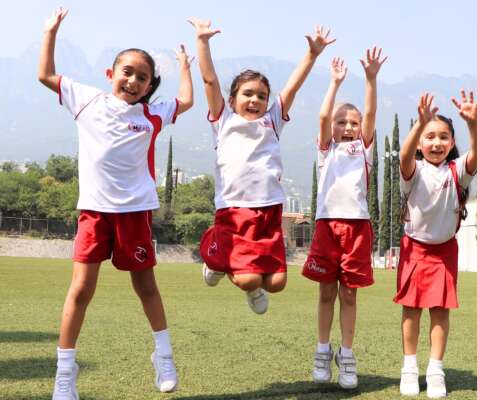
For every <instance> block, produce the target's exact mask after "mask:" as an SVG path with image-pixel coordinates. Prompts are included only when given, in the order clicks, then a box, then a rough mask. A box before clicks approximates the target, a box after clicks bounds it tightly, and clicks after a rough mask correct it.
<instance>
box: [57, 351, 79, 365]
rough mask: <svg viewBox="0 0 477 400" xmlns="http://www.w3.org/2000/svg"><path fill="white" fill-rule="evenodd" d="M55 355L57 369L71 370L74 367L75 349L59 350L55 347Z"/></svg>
mask: <svg viewBox="0 0 477 400" xmlns="http://www.w3.org/2000/svg"><path fill="white" fill-rule="evenodd" d="M56 353H57V355H58V361H57V363H56V366H57V367H58V369H63V368H73V366H74V365H75V357H76V349H60V348H59V347H57V349H56Z"/></svg>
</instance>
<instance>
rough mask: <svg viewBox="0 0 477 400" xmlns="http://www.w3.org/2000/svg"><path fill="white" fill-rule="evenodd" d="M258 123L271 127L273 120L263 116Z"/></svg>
mask: <svg viewBox="0 0 477 400" xmlns="http://www.w3.org/2000/svg"><path fill="white" fill-rule="evenodd" d="M260 124H261V125H262V126H264V127H265V128H273V122H272V121H271V120H270V119H268V118H264V119H263V120H262V121H260Z"/></svg>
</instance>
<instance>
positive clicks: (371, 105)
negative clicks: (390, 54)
mask: <svg viewBox="0 0 477 400" xmlns="http://www.w3.org/2000/svg"><path fill="white" fill-rule="evenodd" d="M381 51H382V49H378V48H377V47H373V48H372V49H367V50H366V57H365V58H364V59H361V60H360V62H361V65H362V66H363V68H364V72H365V75H366V89H365V95H364V114H363V121H362V125H361V132H362V134H363V140H364V143H365V145H369V144H370V143H371V142H372V141H373V140H374V132H375V126H376V109H377V101H378V100H377V99H378V94H377V84H376V77H377V75H378V72H379V70H380V68H381V65H383V63H384V62H385V61H386V60H387V57H384V58H383V59H382V60H381V59H380V58H381Z"/></svg>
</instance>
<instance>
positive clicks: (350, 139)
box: [341, 136, 353, 142]
mask: <svg viewBox="0 0 477 400" xmlns="http://www.w3.org/2000/svg"><path fill="white" fill-rule="evenodd" d="M341 141H342V142H352V141H353V136H342V137H341Z"/></svg>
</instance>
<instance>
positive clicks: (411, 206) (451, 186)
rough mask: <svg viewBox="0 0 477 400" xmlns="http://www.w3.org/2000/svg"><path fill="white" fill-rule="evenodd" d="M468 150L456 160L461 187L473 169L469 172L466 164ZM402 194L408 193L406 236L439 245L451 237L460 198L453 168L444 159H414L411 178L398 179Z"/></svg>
mask: <svg viewBox="0 0 477 400" xmlns="http://www.w3.org/2000/svg"><path fill="white" fill-rule="evenodd" d="M466 159H467V153H466V154H464V155H463V156H461V157H459V158H457V159H456V160H454V161H455V166H456V171H457V177H458V180H459V184H460V186H462V187H463V188H467V187H468V186H469V185H470V182H471V180H472V178H473V175H474V174H475V172H476V171H472V174H469V173H468V171H467V168H466V166H465V164H466ZM400 184H401V193H402V194H403V195H404V196H407V197H408V199H407V205H408V210H409V215H408V217H409V221H408V222H406V224H405V225H404V232H405V233H406V235H407V236H409V237H411V238H413V239H416V240H418V241H420V242H423V243H429V244H439V243H444V242H447V241H448V240H449V239H451V238H453V237H454V235H455V231H456V228H457V223H458V218H459V215H458V213H457V210H458V209H459V199H458V196H457V190H456V187H455V182H454V179H453V177H452V171H451V169H450V168H449V165H448V164H447V162H445V161H444V162H443V163H442V164H440V165H439V166H435V165H434V164H431V163H429V162H427V161H426V160H425V159H422V160H416V169H415V170H414V173H413V175H412V176H411V178H410V179H408V180H405V179H404V178H403V177H402V175H401V179H400Z"/></svg>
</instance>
